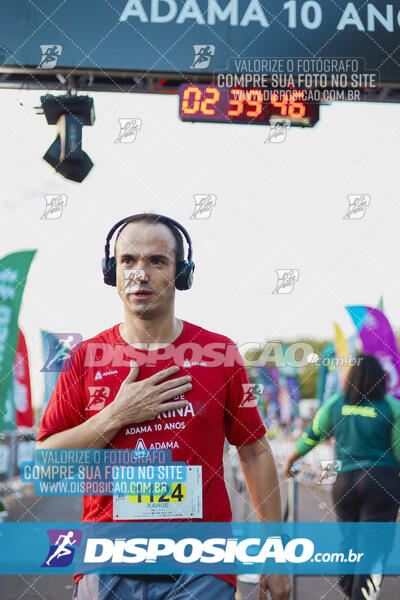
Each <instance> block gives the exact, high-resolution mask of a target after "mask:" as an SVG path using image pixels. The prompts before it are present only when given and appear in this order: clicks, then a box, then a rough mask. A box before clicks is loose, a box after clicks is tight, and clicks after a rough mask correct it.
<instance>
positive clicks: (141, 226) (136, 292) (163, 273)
mask: <svg viewBox="0 0 400 600" xmlns="http://www.w3.org/2000/svg"><path fill="white" fill-rule="evenodd" d="M175 246H176V242H175V238H174V236H173V234H172V232H171V231H170V230H169V229H168V227H167V226H166V225H163V224H162V223H157V224H155V225H151V224H149V223H146V222H138V223H130V224H129V225H127V226H126V227H125V229H124V230H123V231H122V233H121V235H120V236H119V238H118V240H117V245H116V249H115V253H116V255H115V258H116V263H117V290H118V294H119V296H120V297H121V299H122V301H123V303H124V306H125V308H126V309H127V310H128V311H129V312H132V313H135V314H138V315H139V314H141V315H148V316H150V315H158V314H162V313H164V312H165V311H166V310H168V309H169V308H170V306H172V305H173V302H174V297H175V287H174V286H175V283H174V282H175V271H176V259H175Z"/></svg>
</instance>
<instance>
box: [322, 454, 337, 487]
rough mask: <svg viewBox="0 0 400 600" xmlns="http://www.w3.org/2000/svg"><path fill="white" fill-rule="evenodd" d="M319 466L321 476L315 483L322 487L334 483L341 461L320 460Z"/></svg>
mask: <svg viewBox="0 0 400 600" xmlns="http://www.w3.org/2000/svg"><path fill="white" fill-rule="evenodd" d="M319 464H320V465H321V475H320V477H319V479H318V481H317V483H319V484H322V485H328V484H330V483H335V481H336V478H337V476H338V473H339V471H340V469H341V468H342V461H341V460H320V461H319Z"/></svg>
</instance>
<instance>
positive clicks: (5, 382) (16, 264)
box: [0, 250, 36, 431]
mask: <svg viewBox="0 0 400 600" xmlns="http://www.w3.org/2000/svg"><path fill="white" fill-rule="evenodd" d="M35 253H36V250H26V251H23V252H14V253H13V254H8V255H7V256H5V257H4V258H2V259H1V260H0V431H4V430H9V429H15V410H14V406H13V401H12V394H10V389H11V384H12V379H13V365H14V357H15V351H16V347H17V339H18V315H19V310H20V307H21V300H22V294H23V292H24V288H25V283H26V278H27V276H28V272H29V268H30V266H31V262H32V259H33V257H34V256H35Z"/></svg>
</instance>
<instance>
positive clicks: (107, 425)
mask: <svg viewBox="0 0 400 600" xmlns="http://www.w3.org/2000/svg"><path fill="white" fill-rule="evenodd" d="M111 406H112V404H109V405H108V406H106V407H105V408H104V409H103V410H101V411H100V412H98V413H97V414H95V415H93V417H90V419H88V420H87V421H84V422H83V423H81V424H80V425H77V426H76V427H71V429H66V430H65V431H59V432H58V433H54V434H53V435H50V436H48V437H47V438H44V439H43V440H40V441H38V442H36V446H35V450H55V449H62V448H104V447H105V446H107V444H108V443H109V442H111V440H112V439H113V438H114V437H115V436H116V434H117V433H118V431H119V429H121V426H122V424H121V422H120V420H119V419H118V418H117V417H118V415H114V414H113V413H112V412H111V411H110V410H107V409H109V408H111Z"/></svg>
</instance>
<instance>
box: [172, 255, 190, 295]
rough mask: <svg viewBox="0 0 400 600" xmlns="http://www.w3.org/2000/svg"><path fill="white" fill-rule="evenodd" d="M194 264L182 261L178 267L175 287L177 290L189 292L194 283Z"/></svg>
mask: <svg viewBox="0 0 400 600" xmlns="http://www.w3.org/2000/svg"><path fill="white" fill-rule="evenodd" d="M193 272H194V263H193V262H192V261H189V262H186V260H181V261H179V262H178V264H177V267H176V277H175V287H176V289H177V290H189V289H190V288H191V287H192V283H193Z"/></svg>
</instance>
